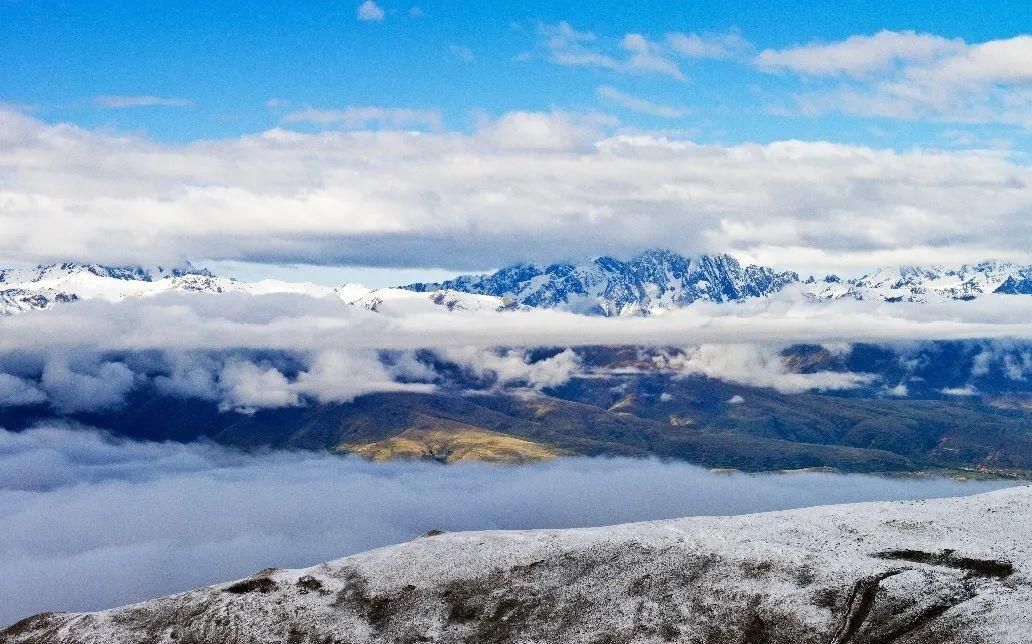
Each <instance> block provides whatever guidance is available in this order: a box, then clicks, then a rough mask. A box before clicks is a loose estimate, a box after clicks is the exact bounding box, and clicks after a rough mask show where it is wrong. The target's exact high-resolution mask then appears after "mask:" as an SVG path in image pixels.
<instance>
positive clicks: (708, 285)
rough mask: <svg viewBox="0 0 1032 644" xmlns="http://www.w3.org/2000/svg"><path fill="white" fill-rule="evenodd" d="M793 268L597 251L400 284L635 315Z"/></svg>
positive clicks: (744, 292) (725, 258)
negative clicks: (588, 256) (578, 258)
mask: <svg viewBox="0 0 1032 644" xmlns="http://www.w3.org/2000/svg"><path fill="white" fill-rule="evenodd" d="M798 281H799V275H798V274H796V273H794V272H791V271H786V272H778V271H775V270H773V269H771V268H767V267H763V266H752V265H751V266H747V267H746V268H744V269H743V268H742V266H741V264H740V263H739V262H738V260H737V259H735V258H734V257H731V256H730V255H712V256H710V255H703V256H700V257H698V258H694V259H693V258H688V257H684V256H682V255H678V254H676V253H673V252H670V251H665V250H650V251H646V252H644V253H642V254H640V255H638V256H636V257H634V258H633V259H631V260H630V261H626V262H624V261H621V260H618V259H614V258H612V257H597V258H595V259H592V260H590V261H589V262H586V263H584V264H551V265H549V266H546V267H543V268H542V267H540V266H537V265H534V264H517V265H515V266H511V267H508V268H503V269H502V270H499V271H497V272H495V273H492V274H490V275H464V276H461V277H457V278H456V279H454V280H448V281H445V282H440V283H436V284H432V283H431V284H409V285H407V286H404V287H402V288H406V289H409V290H412V291H417V292H425V291H435V290H439V289H447V290H454V291H463V292H466V293H477V294H481V295H493V296H496V297H503V298H507V299H511V300H513V301H515V302H518V303H519V304H522V305H525V306H530V307H542V308H564V309H568V310H572V311H575V312H578V313H589V314H601V315H642V314H649V313H656V312H659V311H663V310H668V309H672V308H679V307H683V306H687V305H689V304H691V303H693V302H697V301H709V302H732V301H739V300H743V299H746V298H749V297H763V296H766V295H770V294H772V293H775V292H777V291H780V290H781V289H783V288H784V287H785V286H787V285H789V284H792V283H795V282H798Z"/></svg>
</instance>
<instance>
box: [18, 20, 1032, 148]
mask: <svg viewBox="0 0 1032 644" xmlns="http://www.w3.org/2000/svg"><path fill="white" fill-rule="evenodd" d="M358 5H359V3H358V2H340V1H339V0H338V1H333V2H325V1H321V0H316V1H311V2H281V1H275V0H272V1H266V2H225V1H217V2H175V3H167V2H89V3H86V2H41V1H34V0H7V1H5V2H2V3H0V27H2V33H3V37H2V38H0V60H2V61H3V65H2V66H0V98H2V99H3V100H4V101H6V102H8V103H14V104H20V105H25V106H31V108H32V109H33V110H34V112H35V113H36V114H37V115H39V116H40V117H41V118H44V119H46V120H68V121H72V122H75V123H78V124H82V125H86V126H89V127H102V128H112V129H118V130H128V131H133V132H146V133H147V134H148V135H150V136H153V137H155V138H157V139H161V140H169V141H187V140H194V139H199V138H218V137H227V136H235V135H240V134H245V133H250V132H256V131H260V130H264V129H267V128H270V127H274V126H276V125H278V124H279V123H280V119H281V118H282V117H283V116H284V115H285V114H286V113H289V112H290V111H291V110H292V109H296V108H298V107H301V106H312V107H317V108H340V107H343V106H356V105H363V106H364V105H376V106H389V107H398V108H420V109H432V110H438V111H440V112H441V114H442V116H443V122H444V125H445V126H446V127H447V128H449V129H456V130H463V129H469V128H471V127H473V126H474V124H475V122H476V119H477V118H478V116H481V115H487V116H497V115H499V114H502V113H504V112H506V111H509V110H549V109H553V108H560V109H567V110H575V111H588V110H598V111H602V112H605V113H609V114H613V115H614V116H616V117H618V118H619V119H620V120H621V121H622V122H623V123H624V124H626V125H628V126H634V127H640V128H663V129H683V130H686V131H687V133H688V134H690V135H691V136H692V137H693V138H694V139H695V140H701V141H714V142H728V143H733V142H738V141H758V142H765V141H770V140H777V139H784V138H791V137H797V138H804V139H815V138H820V139H828V140H836V141H845V142H866V143H872V144H880V145H893V146H906V145H910V144H922V143H928V142H931V143H934V144H937V145H944V146H946V145H950V144H951V143H950V141H949V140H945V139H943V138H942V136H943V132H950V131H953V130H956V129H957V128H956V126H954V125H949V124H942V123H924V122H915V121H904V122H898V121H895V120H893V119H884V118H853V117H845V116H841V115H836V114H829V115H822V116H819V117H815V116H810V117H805V118H804V117H799V116H795V115H784V114H781V115H778V114H772V113H771V111H772V110H771V108H772V106H774V107H776V106H778V105H780V104H784V103H785V101H786V94H787V93H788V92H789V91H791V90H792V89H797V88H798V86H799V85H800V84H805V83H806V81H805V80H799V79H796V78H786V77H785V76H784V75H777V74H768V73H761V72H758V71H757V70H755V69H752V68H750V66H748V65H744V64H741V63H740V62H736V61H727V60H688V61H684V62H683V64H682V65H681V67H682V68H683V73H684V76H685V78H684V79H683V80H678V79H674V78H670V77H669V76H665V75H662V74H645V73H630V74H628V73H621V72H619V71H611V70H605V69H597V68H588V67H570V66H562V65H557V64H554V63H550V62H548V60H547V58H548V55H547V52H545V51H543V50H542V48H541V45H540V43H541V40H542V39H543V36H542V35H541V33H540V32H541V29H542V26H543V25H556V24H559V23H560V22H562V21H565V22H567V23H568V24H569V25H571V26H572V27H573V28H574V29H576V30H578V31H583V32H590V33H592V34H594V35H595V36H596V38H597V39H598V41H599V43H600V47H601V48H612V47H613V45H614V43H615V42H616V41H617V40H618V39H619V38H621V37H622V36H623V35H624V34H627V33H640V34H642V35H644V36H646V37H649V38H656V39H658V38H661V37H662V36H663V35H664V34H666V33H669V32H686V33H697V34H714V35H720V34H727V33H732V32H733V33H737V34H739V35H740V36H741V37H742V38H743V39H744V40H747V41H748V42H749V43H751V45H752V47H753V48H754V50H755V51H761V50H764V49H768V48H774V49H781V48H787V47H791V46H793V45H802V44H807V43H811V42H814V41H826V42H831V41H837V40H841V39H844V38H847V37H849V36H852V35H856V34H873V33H876V32H877V31H879V30H883V29H888V30H895V31H904V30H914V31H917V32H927V33H932V34H937V35H940V36H945V37H948V38H963V39H964V40H966V41H968V42H980V41H985V40H992V39H1001V38H1009V37H1012V36H1014V35H1017V34H1018V33H1020V32H1021V30H1022V28H1023V27H1027V26H1028V25H1030V24H1032V4H1030V3H1027V2H994V3H966V2H956V3H947V4H946V5H944V4H943V3H941V2H930V1H919V2H908V3H899V2H878V1H869V2H834V3H816V2H800V1H796V2H778V3H771V2H738V3H727V2H713V1H705V2H669V1H667V2H655V1H644V2H633V3H630V2H597V1H593V2H543V1H540V0H539V1H536V2H520V3H483V2H456V1H450V2H435V1H434V0H429V1H425V2H424V1H422V0H416V1H415V3H413V2H393V1H390V0H383V1H382V2H380V3H379V6H380V8H381V9H382V11H383V12H384V18H383V19H382V20H372V21H361V20H359V19H358V16H357V7H358ZM413 7H416V9H413ZM607 41H612V42H607ZM600 87H608V88H612V89H613V90H615V91H616V92H621V93H624V94H628V95H633V96H635V97H638V98H641V99H642V100H648V101H652V102H656V103H661V104H663V105H665V106H670V107H673V108H675V109H676V110H677V111H679V112H683V116H681V117H679V118H658V117H655V116H650V115H648V114H643V113H640V112H635V111H632V110H628V109H626V108H625V107H622V106H621V105H619V104H617V103H616V102H614V101H613V100H607V99H606V98H604V97H603V96H600V95H599V88H600ZM607 91H608V90H607ZM110 96H116V97H140V96H153V97H161V98H167V99H171V101H172V102H173V103H176V104H174V105H167V106H163V105H154V106H142V107H105V106H103V105H102V104H101V103H102V102H103V100H104V99H103V98H98V97H110ZM270 100H272V101H274V102H279V103H280V105H278V106H276V107H272V108H270V107H269V105H268V103H269V101H270ZM293 127H297V128H302V129H303V128H304V127H305V126H304V124H296V125H294V126H293ZM964 129H965V130H971V131H973V132H975V134H977V135H978V136H981V137H992V136H997V137H998V136H1000V135H1001V130H1006V129H1007V128H1000V127H998V126H993V125H978V126H970V125H969V126H965V128H964ZM1012 134H1013V136H1016V137H1019V138H1020V139H1021V140H1022V141H1024V140H1025V139H1024V133H1023V132H1018V133H1012Z"/></svg>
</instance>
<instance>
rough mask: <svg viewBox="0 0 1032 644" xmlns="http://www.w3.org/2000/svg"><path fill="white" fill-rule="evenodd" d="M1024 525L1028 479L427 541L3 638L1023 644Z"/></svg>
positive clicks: (5, 632) (1027, 621)
mask: <svg viewBox="0 0 1032 644" xmlns="http://www.w3.org/2000/svg"><path fill="white" fill-rule="evenodd" d="M1030 513H1032V489H1030V488H1028V487H1027V486H1026V487H1017V488H1012V489H1006V490H999V491H996V492H991V493H988V494H981V495H977V496H969V497H960V498H952V499H938V500H929V501H910V502H876V503H861V504H849V505H838V506H824V507H816V508H805V509H801V510H790V511H782V512H767V513H761V514H751V515H747V516H737V517H735V516H732V517H693V518H686V519H673V520H669V519H668V520H663V521H651V522H643V523H632V524H627V525H621V526H608V527H599V528H585V529H579V530H555V529H550V530H524V531H488V532H457V533H442V532H441V531H440V530H430V531H428V532H427V533H426V534H425V535H424V536H422V537H419V538H416V539H413V540H411V541H409V542H407V543H402V544H399V545H395V546H389V547H387V548H381V549H378V550H372V551H369V552H366V553H362V554H357V555H353V556H350V557H347V558H344V559H339V560H336V561H331V562H328V563H324V564H320V565H318V566H314V567H311V568H307V569H303V570H284V569H280V568H267V569H265V570H262V571H259V572H257V573H255V574H253V575H252V576H250V577H247V578H245V579H240V580H236V581H233V582H228V583H223V584H217V585H214V586H209V587H207V588H201V589H198V590H193V591H189V592H185V593H181V594H178V595H172V596H169V597H164V598H161V599H154V600H151V601H145V602H141V603H138V604H133V605H131V606H125V607H123V608H117V609H113V610H108V611H103V612H97V613H43V614H41V615H36V616H34V617H29V618H26V619H24V620H22V621H20V622H18V623H17V624H14V625H12V626H9V627H8V628H6V629H2V630H0V640H2V641H4V642H9V643H10V644H59V643H60V644H87V643H96V642H106V643H109V644H129V643H136V642H191V643H201V642H204V643H209V642H211V643H214V642H220V643H221V642H225V643H236V642H239V643H243V642H297V643H298V644H301V643H315V642H355V643H356V644H357V643H362V644H381V643H382V644H387V643H388V642H390V643H396V642H440V643H446V642H480V643H483V644H510V643H515V642H567V643H570V644H599V643H604V642H622V643H625V644H653V643H656V642H750V643H758V642H765V643H768V644H824V643H827V642H832V643H839V644H846V643H847V642H848V643H853V644H861V643H864V642H884V643H886V644H887V643H889V642H896V643H898V644H916V643H918V642H937V643H939V644H973V643H975V642H984V643H989V642H994V643H998V644H1020V643H1023V642H1028V633H1029V630H1030V629H1032V612H1030V611H1029V610H1028V608H1029V606H1030V605H1032V582H1030V580H1032V555H1030V550H1029V548H1028V521H1027V517H1028V516H1029V514H1030ZM427 527H428V528H430V527H433V526H427ZM71 581H73V582H74V581H76V580H74V579H73V580H71Z"/></svg>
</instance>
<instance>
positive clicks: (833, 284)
mask: <svg viewBox="0 0 1032 644" xmlns="http://www.w3.org/2000/svg"><path fill="white" fill-rule="evenodd" d="M804 292H806V293H807V294H808V295H809V296H811V297H812V298H813V299H816V300H819V301H823V300H835V299H842V298H853V299H857V300H878V299H880V300H884V301H886V302H929V301H933V300H973V299H975V298H977V297H979V296H982V295H985V294H987V293H1003V294H1010V295H1032V266H1020V265H1018V264H1013V263H1010V262H997V261H986V262H981V263H978V264H964V265H963V266H960V267H959V268H947V267H943V266H933V267H929V268H921V267H918V266H900V267H896V268H882V269H879V270H876V271H874V272H872V273H868V274H867V275H864V276H862V277H859V278H856V279H851V280H843V279H841V278H839V277H837V276H834V275H832V276H829V277H827V278H825V279H824V280H821V281H808V282H807V284H806V285H805V288H804Z"/></svg>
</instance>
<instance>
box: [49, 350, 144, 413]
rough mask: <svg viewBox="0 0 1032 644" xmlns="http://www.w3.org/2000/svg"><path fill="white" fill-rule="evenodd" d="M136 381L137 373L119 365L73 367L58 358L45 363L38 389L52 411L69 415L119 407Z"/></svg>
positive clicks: (90, 363) (86, 363)
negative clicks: (54, 409)
mask: <svg viewBox="0 0 1032 644" xmlns="http://www.w3.org/2000/svg"><path fill="white" fill-rule="evenodd" d="M137 381H138V378H137V375H136V373H135V372H134V371H133V370H132V369H130V368H129V367H128V366H126V365H125V364H123V363H121V362H109V361H93V360H90V359H87V360H86V361H83V362H81V363H79V364H75V363H73V362H72V361H71V360H70V359H69V358H68V357H66V356H59V357H52V358H50V359H48V360H47V362H46V366H45V367H44V369H43V375H42V377H41V378H40V386H41V388H42V389H43V390H45V391H46V393H47V398H48V399H49V401H50V404H51V405H52V406H53V407H55V408H56V409H57V410H58V411H61V412H63V413H68V414H71V413H76V412H81V411H93V410H98V409H104V408H107V407H116V406H118V405H121V404H122V403H123V402H124V401H125V395H126V394H127V393H129V391H131V390H132V389H133V387H135V386H136V384H137Z"/></svg>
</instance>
